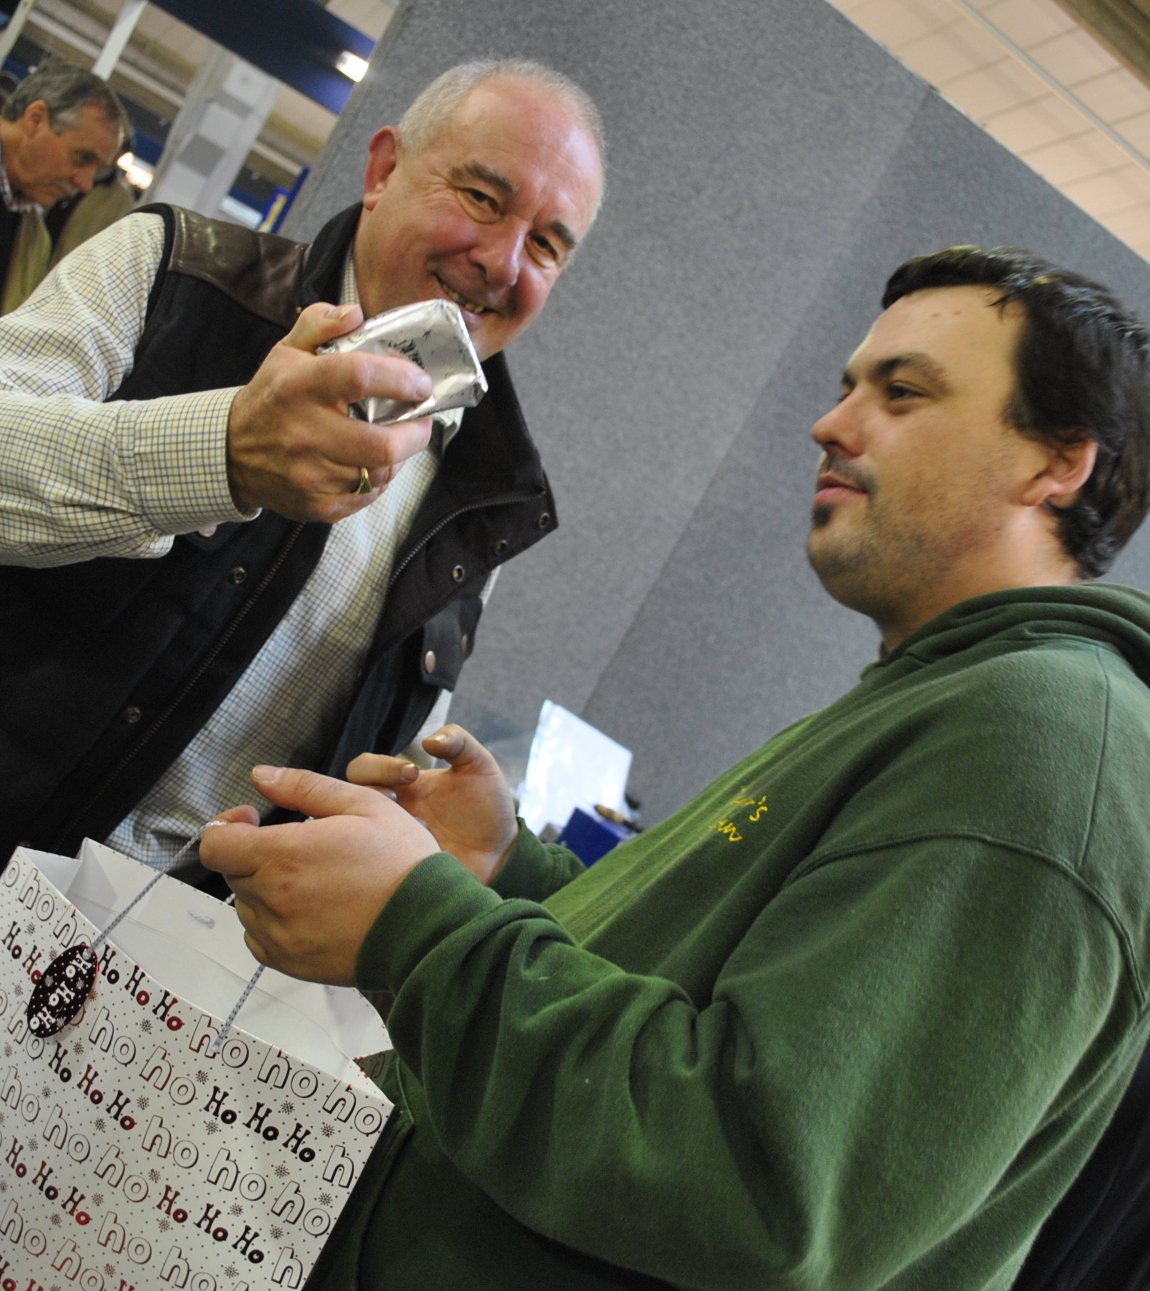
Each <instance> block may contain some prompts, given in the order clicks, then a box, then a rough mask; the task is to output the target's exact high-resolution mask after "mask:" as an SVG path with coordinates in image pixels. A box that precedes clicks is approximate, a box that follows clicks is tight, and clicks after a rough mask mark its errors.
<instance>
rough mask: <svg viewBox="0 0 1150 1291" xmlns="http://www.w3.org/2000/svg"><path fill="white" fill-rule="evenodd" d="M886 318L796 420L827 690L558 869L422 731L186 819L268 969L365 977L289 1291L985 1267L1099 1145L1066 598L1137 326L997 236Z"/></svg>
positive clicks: (1143, 356)
mask: <svg viewBox="0 0 1150 1291" xmlns="http://www.w3.org/2000/svg"><path fill="white" fill-rule="evenodd" d="M883 303H884V307H885V310H886V312H885V313H884V314H883V315H882V316H881V317H880V318H879V320H878V321H877V323H876V324H875V326H874V328H873V329H872V331H871V332H870V334H869V335H868V336H867V337H866V339H865V340H864V341H863V343H862V345H861V346H860V348H859V349H858V351H857V352H856V353H855V354H854V356H853V357H852V358H851V360H850V362H849V363H848V365H847V370H846V373H845V375H844V379H843V396H842V399H841V401H840V402H839V403H838V405H837V406H836V407H835V408H834V409H832V411H831V412H829V413H828V414H827V415H826V416H825V417H824V418H822V420H821V421H819V422H818V424H817V425H816V426H815V428H814V432H813V433H814V437H815V439H816V441H817V442H818V443H819V445H820V446H821V447H822V450H823V456H822V460H821V462H820V466H819V473H818V480H817V485H816V493H815V503H814V514H813V527H812V532H811V538H810V558H811V561H812V564H813V565H814V567H815V569H816V571H817V572H818V574H819V576H820V578H821V579H822V581H823V584H824V586H826V588H827V590H828V591H829V592H830V593H831V594H832V595H833V596H835V597H836V598H837V599H838V600H840V601H842V602H843V603H844V604H846V605H849V606H851V607H852V608H854V609H857V610H859V611H860V612H861V613H864V614H867V615H869V616H870V617H871V618H873V619H874V621H875V622H876V624H877V625H878V627H879V629H880V631H881V633H882V638H883V652H882V657H881V658H880V660H879V661H878V662H877V663H875V664H873V665H871V666H870V667H869V668H868V669H867V670H866V671H865V672H864V674H863V678H862V681H861V682H860V684H859V685H858V686H857V687H856V688H855V689H854V690H853V691H851V692H850V693H849V694H847V695H846V696H844V697H843V698H842V699H840V700H839V701H838V702H837V703H835V704H833V705H832V706H831V707H830V708H828V709H826V710H825V711H823V712H821V713H816V714H814V715H812V716H811V717H808V718H806V719H805V720H803V721H801V722H799V723H797V724H796V725H795V726H792V727H791V728H790V729H788V730H786V731H784V732H782V733H781V734H780V735H777V736H775V738H774V739H772V740H771V741H770V742H769V743H767V744H766V745H765V746H764V747H763V748H762V749H761V750H759V751H758V752H757V753H755V754H753V755H752V756H751V757H749V758H747V759H746V760H745V761H744V762H743V763H741V764H740V765H739V766H737V767H735V768H734V769H733V770H732V771H730V772H729V773H728V774H727V775H725V776H723V777H722V778H721V779H720V780H719V781H717V782H716V783H715V784H714V785H712V786H711V787H710V788H709V789H707V790H706V791H705V792H704V793H702V794H700V795H699V797H698V798H696V799H695V800H694V801H693V802H691V803H689V804H688V805H687V806H686V807H684V808H683V809H682V810H681V811H680V812H678V813H677V814H676V815H675V816H673V817H672V818H671V819H670V820H668V821H666V822H665V823H663V824H662V825H660V826H658V827H657V828H655V829H652V830H650V831H649V832H648V833H646V834H644V835H643V836H641V837H640V838H638V839H636V840H635V841H634V842H632V843H629V844H627V845H626V846H624V847H622V848H619V849H618V850H617V851H615V852H613V853H611V854H610V855H609V856H608V857H606V858H605V859H604V860H602V861H601V862H600V863H599V864H598V865H597V866H596V867H595V868H594V869H593V870H591V871H590V872H588V873H581V872H580V871H581V867H580V866H579V865H578V863H577V862H576V861H575V860H574V858H573V857H571V856H570V854H569V853H566V852H564V851H563V850H562V849H559V848H548V847H544V846H543V845H542V844H540V843H539V842H538V841H537V840H536V839H535V838H534V837H532V836H531V835H530V834H529V833H527V831H525V830H522V829H520V828H519V826H518V824H517V822H516V820H515V817H514V810H513V807H512V804H511V800H510V797H509V795H508V793H507V790H506V787H505V785H504V784H503V782H502V780H501V778H500V777H499V775H498V772H497V770H496V769H495V767H494V764H493V762H492V761H491V759H490V757H489V755H487V754H486V752H485V751H484V750H483V749H482V748H481V747H480V746H478V745H477V744H476V743H475V742H474V741H473V740H472V739H471V738H470V737H469V736H467V735H466V734H465V733H464V732H462V731H461V730H460V729H459V728H457V727H447V728H445V729H444V731H442V732H440V733H439V734H438V735H437V736H435V737H433V739H432V740H431V741H429V742H428V749H429V752H432V753H434V754H437V755H438V756H440V757H441V758H443V759H445V760H446V761H447V762H448V763H449V764H450V766H449V769H448V770H446V771H440V772H432V773H424V774H423V775H421V776H419V777H418V778H417V779H413V777H414V776H416V775H418V773H416V772H415V771H414V768H407V767H405V766H404V765H403V764H401V763H399V762H397V761H396V760H394V759H385V758H379V757H374V756H370V755H365V756H364V757H362V758H359V759H357V760H356V761H355V762H354V763H352V765H351V768H349V774H350V776H351V778H352V779H353V780H355V781H357V782H358V783H357V784H354V785H348V784H342V783H339V782H336V781H333V780H328V779H325V778H323V777H320V776H317V775H313V774H311V773H309V772H301V771H291V770H284V769H278V768H267V767H263V768H256V771H255V773H254V780H255V784H256V786H257V787H258V788H259V790H260V791H261V793H263V794H264V795H265V796H266V797H267V798H269V799H270V800H271V801H272V802H275V803H277V804H279V805H282V806H287V807H291V808H294V809H296V810H299V811H301V812H303V813H304V814H306V815H309V816H313V817H316V819H314V820H312V821H309V822H307V823H302V824H295V825H284V826H278V827H271V828H267V829H259V828H257V827H256V817H255V814H254V812H253V811H252V809H251V808H234V809H233V810H231V811H229V812H227V813H225V815H224V817H223V819H224V820H226V821H228V822H231V824H230V827H228V828H223V829H213V830H211V831H209V833H208V834H207V835H206V836H205V840H204V843H203V849H202V855H203V859H204V861H205V863H206V864H207V865H209V866H210V867H212V868H214V869H218V870H220V871H221V872H223V873H224V874H226V875H227V876H228V879H229V882H230V883H231V884H232V886H233V888H234V889H235V891H236V894H237V901H236V905H237V909H238V910H239V913H240V916H241V918H242V919H243V921H244V923H245V925H246V927H247V929H248V939H249V943H250V944H251V946H252V949H253V951H254V953H255V954H256V955H257V957H258V958H260V959H261V961H264V962H267V963H270V964H272V965H274V966H275V967H277V968H280V969H282V970H283V971H285V972H288V973H292V974H294V975H297V976H300V977H306V978H311V979H313V980H316V981H325V982H339V983H353V982H354V983H356V984H358V985H359V986H360V987H361V988H363V989H365V990H379V991H384V992H387V993H389V994H391V995H393V996H394V1005H393V1007H392V1009H391V1013H390V1017H389V1026H390V1029H391V1034H392V1038H393V1040H394V1043H395V1048H396V1054H397V1058H396V1061H395V1062H394V1063H393V1064H392V1068H391V1071H390V1072H389V1075H388V1091H389V1093H390V1095H391V1096H392V1098H393V1099H394V1100H395V1101H396V1103H397V1111H396V1114H395V1116H393V1118H392V1120H391V1122H390V1124H389V1126H388V1129H387V1130H386V1131H385V1136H384V1139H383V1141H382V1142H381V1144H380V1147H379V1149H378V1151H377V1152H376V1154H375V1156H374V1157H373V1159H372V1162H371V1164H370V1165H369V1167H368V1169H367V1171H365V1174H364V1177H363V1178H362V1179H361V1180H360V1182H359V1184H358V1187H357V1191H356V1193H355V1195H354V1196H353V1197H352V1199H351V1201H350V1203H349V1205H348V1207H347V1209H346V1211H345V1212H344V1216H343V1218H342V1220H341V1222H340V1226H339V1228H338V1230H337V1232H336V1234H335V1235H334V1237H333V1239H332V1241H331V1242H330V1243H329V1245H328V1247H327V1248H326V1250H325V1254H324V1257H323V1259H322V1260H321V1264H320V1266H319V1267H318V1268H317V1269H316V1271H315V1273H314V1275H313V1278H312V1281H311V1282H310V1283H309V1288H323V1289H324V1291H328V1289H332V1291H334V1289H335V1288H353V1287H358V1288H363V1289H365V1291H366V1289H367V1288H375V1287H380V1288H383V1287H386V1288H389V1289H391V1291H409V1289H410V1291H426V1289H427V1288H432V1287H434V1288H436V1289H437V1291H448V1289H451V1288H459V1289H460V1291H463V1289H464V1288H466V1289H467V1291H508V1289H509V1288H544V1287H546V1288H548V1289H549V1291H551V1289H555V1288H559V1289H566V1288H571V1289H575V1288H579V1289H590V1288H608V1287H612V1288H615V1287H644V1288H654V1287H663V1286H673V1287H681V1288H692V1289H695V1288H697V1289H699V1291H703V1289H707V1291H711V1289H714V1291H741V1289H743V1288H746V1289H747V1291H750V1288H780V1289H782V1288H785V1289H787V1291H792V1289H793V1291H798V1289H799V1288H802V1289H803V1291H863V1289H864V1288H866V1289H869V1288H886V1289H889V1291H910V1289H911V1288H915V1289H919V1288H921V1289H927V1288H929V1291H984V1289H991V1288H993V1289H995V1291H998V1289H1002V1291H1005V1288H1007V1287H1009V1285H1010V1283H1011V1281H1012V1279H1013V1278H1014V1276H1015V1274H1016V1273H1017V1271H1018V1269H1019V1267H1020V1265H1021V1262H1022V1260H1023V1258H1024V1256H1025V1254H1026V1251H1027V1249H1028V1247H1029V1245H1030V1243H1031V1242H1032V1240H1033V1238H1034V1235H1035V1233H1036V1232H1037V1230H1038V1228H1039V1226H1040V1225H1041V1223H1042V1221H1043V1219H1044V1217H1045V1216H1046V1215H1047V1214H1048V1213H1049V1212H1050V1210H1051V1209H1052V1208H1053V1206H1054V1205H1055V1203H1056V1202H1057V1200H1058V1198H1059V1197H1060V1196H1061V1195H1062V1193H1063V1192H1064V1191H1065V1190H1066V1188H1067V1187H1068V1186H1069V1184H1070V1183H1071V1181H1072V1180H1073V1179H1074V1177H1075V1174H1076V1173H1077V1171H1078V1170H1079V1169H1080V1167H1081V1165H1082V1163H1083V1162H1084V1161H1085V1159H1086V1158H1087V1156H1088V1155H1089V1153H1090V1151H1091V1149H1092V1147H1093V1146H1094V1144H1095V1143H1096V1142H1097V1140H1098V1138H1099V1136H1100V1135H1101V1133H1102V1131H1103V1129H1104V1127H1105V1125H1106V1123H1107V1120H1108V1118H1109V1116H1110V1115H1111V1113H1112V1112H1113V1109H1114V1107H1115V1105H1116V1104H1117V1102H1118V1100H1119V1098H1120V1097H1121V1094H1122V1091H1123V1089H1124V1087H1125V1085H1126V1083H1127V1081H1128V1080H1129V1078H1130V1075H1131V1072H1132V1071H1133V1069H1134V1066H1135V1064H1136V1062H1137V1060H1138V1057H1139V1055H1140V1054H1141V1052H1142V1050H1143V1048H1144V1046H1145V1044H1146V1041H1147V1034H1148V1032H1150V1012H1148V993H1150V796H1148V794H1147V791H1146V786H1147V785H1148V784H1150V690H1148V689H1147V687H1148V685H1150V597H1147V596H1144V595H1143V594H1141V593H1139V592H1135V591H1131V590H1129V589H1125V588H1119V587H1113V586H1111V587H1099V586H1092V585H1091V583H1090V580H1091V579H1094V578H1096V577H1097V576H1098V575H1099V574H1101V573H1102V572H1104V571H1105V569H1106V568H1107V567H1108V566H1109V564H1110V562H1111V561H1112V560H1113V558H1114V556H1115V554H1116V553H1117V552H1118V551H1119V550H1120V549H1121V547H1122V545H1123V544H1124V543H1125V542H1126V541H1127V539H1128V538H1129V537H1130V535H1131V534H1132V533H1133V532H1134V530H1135V529H1136V528H1137V526H1138V524H1139V523H1140V522H1141V520H1142V518H1143V516H1144V514H1145V512H1146V510H1147V506H1148V503H1150V375H1148V373H1150V341H1148V338H1147V334H1146V332H1145V331H1144V330H1143V328H1142V327H1141V326H1140V325H1139V324H1138V323H1137V321H1136V320H1134V319H1133V318H1132V317H1130V315H1129V314H1127V313H1126V312H1125V310H1124V309H1123V308H1122V307H1121V305H1120V304H1119V303H1118V302H1117V301H1116V300H1115V299H1114V298H1113V297H1112V296H1110V295H1109V293H1107V292H1106V291H1104V290H1103V289H1101V288H1099V287H1097V286H1095V285H1094V284H1091V283H1088V282H1085V281H1083V280H1082V279H1080V278H1078V277H1076V276H1075V275H1072V274H1068V273H1065V272H1063V271H1061V270H1058V269H1055V268H1053V267H1052V266H1049V265H1046V264H1043V263H1041V262H1039V261H1037V260H1036V259H1035V258H1034V257H1031V256H1029V255H1025V254H1022V253H1003V252H983V251H980V250H978V249H976V248H969V247H966V248H953V249H951V250H950V251H946V252H942V253H939V254H938V255H934V256H928V257H923V258H921V259H919V260H916V261H911V262H909V263H908V264H907V265H904V266H903V267H902V268H901V269H899V270H898V271H897V272H896V274H895V275H894V277H893V278H892V279H891V281H890V283H889V284H888V289H887V293H886V297H885V298H884V302H883ZM369 785H370V786H376V787H380V788H384V789H385V790H386V791H387V792H386V793H378V792H374V791H373V789H372V788H368V787H362V786H369ZM393 797H394V799H395V801H393V800H392V798H393ZM405 809H406V810H405Z"/></svg>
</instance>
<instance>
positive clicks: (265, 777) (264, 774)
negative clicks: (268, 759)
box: [252, 766, 283, 784]
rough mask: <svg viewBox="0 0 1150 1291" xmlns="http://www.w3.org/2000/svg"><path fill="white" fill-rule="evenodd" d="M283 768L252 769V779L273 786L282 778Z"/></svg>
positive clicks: (260, 767)
mask: <svg viewBox="0 0 1150 1291" xmlns="http://www.w3.org/2000/svg"><path fill="white" fill-rule="evenodd" d="M282 770H283V767H265V766H258V767H252V779H253V780H256V781H258V782H260V783H262V784H272V783H273V782H274V781H276V780H278V779H279V778H280V772H281V771H282Z"/></svg>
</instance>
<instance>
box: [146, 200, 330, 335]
mask: <svg viewBox="0 0 1150 1291" xmlns="http://www.w3.org/2000/svg"><path fill="white" fill-rule="evenodd" d="M172 215H173V216H174V217H175V230H174V237H173V240H172V257H171V260H170V261H169V262H168V269H169V272H171V273H182V274H186V275H187V276H188V277H191V278H199V279H201V280H202V281H204V282H208V283H211V284H212V286H213V287H218V288H219V290H220V291H222V292H224V293H225V294H226V295H228V296H230V297H231V298H232V299H233V300H234V301H236V302H237V303H238V304H240V305H243V306H244V308H245V309H249V310H251V312H252V313H253V314H255V315H256V316H257V317H259V318H266V319H267V320H268V322H271V323H278V324H280V325H281V326H283V327H288V328H290V327H291V326H292V325H293V324H294V322H295V319H296V306H297V303H298V300H299V286H300V279H301V277H302V276H303V266H304V259H305V257H306V255H307V247H306V245H304V243H302V242H292V241H289V239H287V238H281V237H277V236H276V235H275V234H273V233H256V232H255V231H254V230H252V229H246V228H244V227H243V226H242V225H239V224H225V223H224V221H223V220H210V219H208V218H207V216H205V215H198V214H196V212H195V211H185V210H183V209H181V208H180V207H173V208H172Z"/></svg>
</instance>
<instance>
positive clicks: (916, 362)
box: [872, 351, 950, 394]
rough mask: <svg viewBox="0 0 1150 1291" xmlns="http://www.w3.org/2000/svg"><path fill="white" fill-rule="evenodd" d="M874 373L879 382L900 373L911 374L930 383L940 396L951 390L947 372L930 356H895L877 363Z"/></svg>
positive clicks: (914, 354) (916, 354)
mask: <svg viewBox="0 0 1150 1291" xmlns="http://www.w3.org/2000/svg"><path fill="white" fill-rule="evenodd" d="M872 371H873V374H874V377H875V379H876V380H879V381H885V380H889V379H890V378H891V377H893V376H896V375H897V374H898V373H900V372H910V373H914V374H916V375H918V376H920V377H922V378H923V380H925V381H929V382H930V384H931V385H932V386H934V388H935V389H936V390H937V391H938V392H939V393H940V394H946V393H948V392H949V390H950V382H949V381H948V380H947V376H946V372H945V371H944V370H943V368H942V366H941V365H940V364H938V363H936V362H935V361H934V359H932V358H931V357H930V355H928V354H920V353H917V352H914V351H912V352H911V353H909V354H894V355H892V356H891V357H890V358H889V359H882V360H880V361H879V362H878V363H876V364H875V365H874V368H873V369H872Z"/></svg>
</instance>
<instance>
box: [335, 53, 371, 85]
mask: <svg viewBox="0 0 1150 1291" xmlns="http://www.w3.org/2000/svg"><path fill="white" fill-rule="evenodd" d="M335 69H336V71H337V72H342V73H343V74H344V76H346V77H347V78H348V80H351V81H362V80H363V74H364V72H366V71H367V59H366V58H360V57H359V55H358V54H352V53H350V52H349V51H348V50H346V49H345V50H344V51H343V53H342V54H340V56H339V57H338V58H337V59H336V60H335Z"/></svg>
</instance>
